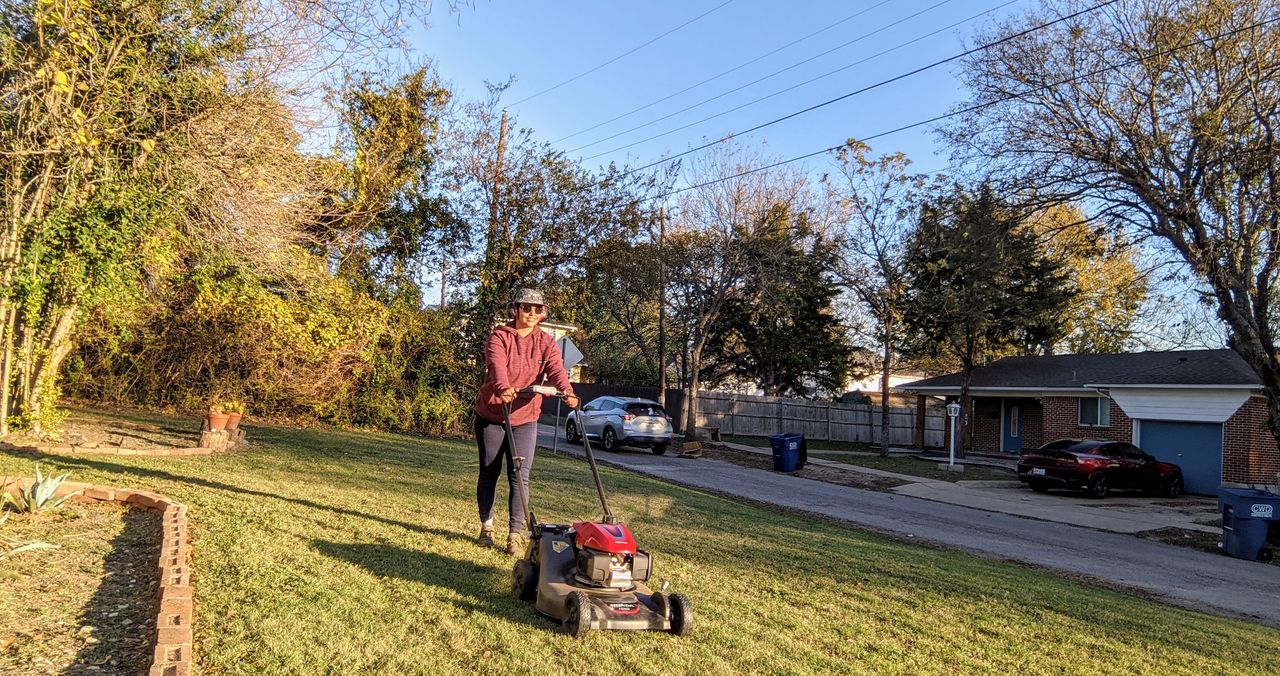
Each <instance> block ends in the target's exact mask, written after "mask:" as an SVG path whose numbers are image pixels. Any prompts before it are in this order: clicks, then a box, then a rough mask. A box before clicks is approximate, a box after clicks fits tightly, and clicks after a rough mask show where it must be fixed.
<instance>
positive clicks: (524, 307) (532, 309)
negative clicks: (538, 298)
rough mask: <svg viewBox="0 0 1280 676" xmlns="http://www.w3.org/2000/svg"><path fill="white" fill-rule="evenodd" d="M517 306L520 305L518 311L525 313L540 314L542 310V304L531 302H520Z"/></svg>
mask: <svg viewBox="0 0 1280 676" xmlns="http://www.w3.org/2000/svg"><path fill="white" fill-rule="evenodd" d="M519 307H520V311H521V312H523V313H525V314H533V315H540V314H542V310H543V306H541V305H534V304H533V303H521V304H520V305H519Z"/></svg>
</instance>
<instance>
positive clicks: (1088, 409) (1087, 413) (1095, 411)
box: [1080, 397, 1111, 427]
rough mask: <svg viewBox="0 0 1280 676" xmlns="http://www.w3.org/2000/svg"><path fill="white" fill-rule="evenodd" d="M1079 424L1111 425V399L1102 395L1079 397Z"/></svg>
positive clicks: (1091, 425) (1084, 425)
mask: <svg viewBox="0 0 1280 676" xmlns="http://www.w3.org/2000/svg"><path fill="white" fill-rule="evenodd" d="M1080 426H1081V427H1111V400H1110V399H1104V398H1102V397H1087V398H1086V397H1081V398H1080Z"/></svg>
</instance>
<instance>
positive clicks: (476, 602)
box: [311, 540, 542, 626]
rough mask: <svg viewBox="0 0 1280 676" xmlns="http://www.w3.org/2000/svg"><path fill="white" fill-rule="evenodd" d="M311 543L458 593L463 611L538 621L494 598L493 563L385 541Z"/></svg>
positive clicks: (381, 573) (378, 571) (378, 570)
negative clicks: (489, 578)
mask: <svg viewBox="0 0 1280 676" xmlns="http://www.w3.org/2000/svg"><path fill="white" fill-rule="evenodd" d="M311 546H312V547H314V548H315V549H316V551H318V552H320V553H321V554H324V555H326V556H330V557H333V558H335V559H339V560H341V561H347V562H349V563H354V564H356V565H357V566H360V567H361V568H364V569H365V570H367V571H369V572H370V573H372V574H373V575H376V576H378V577H393V578H398V579H401V580H406V581H409V582H417V583H420V584H424V585H429V586H432V587H440V588H443V589H448V590H451V591H453V592H456V593H457V594H458V595H459V596H460V597H461V598H457V599H451V600H450V601H449V602H450V603H452V604H453V605H455V606H457V607H458V608H459V609H461V610H465V611H467V612H473V613H486V614H488V615H492V616H494V617H496V618H499V619H502V620H508V621H511V622H520V623H522V624H528V625H534V624H537V623H535V622H534V621H532V618H531V617H530V613H531V611H530V612H521V611H519V610H517V611H515V612H512V604H510V603H506V604H504V603H499V602H497V601H496V600H495V599H494V598H493V590H492V587H490V586H489V585H488V584H487V583H486V576H487V575H488V574H489V573H491V572H492V571H493V569H492V568H490V567H489V566H484V565H479V564H476V563H475V562H473V561H466V560H462V559H454V558H451V557H448V556H442V555H440V554H436V553H433V552H424V551H419V550H415V549H406V548H404V547H394V546H391V545H384V544H373V543H346V542H329V541H328V540H313V541H312V543H311ZM539 626H542V625H539Z"/></svg>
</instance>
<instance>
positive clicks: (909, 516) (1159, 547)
mask: <svg viewBox="0 0 1280 676" xmlns="http://www.w3.org/2000/svg"><path fill="white" fill-rule="evenodd" d="M554 434H555V430H554V429H553V428H551V427H549V426H539V435H538V440H539V445H542V446H545V447H550V446H551V445H552V442H553V438H554ZM558 446H559V450H560V452H561V453H567V454H571V455H575V456H579V457H581V456H582V455H583V452H582V448H581V447H580V446H568V447H566V445H565V444H564V440H563V439H561V440H560V442H559V444H558ZM596 459H597V461H599V462H602V463H606V464H609V465H614V466H617V467H622V468H625V469H629V470H631V471H635V472H638V473H641V474H646V475H649V476H653V477H657V478H659V479H662V480H664V481H668V482H671V483H676V484H680V485H684V486H689V487H692V488H699V489H704V490H708V491H712V492H716V493H720V494H724V495H728V496H738V497H742V498H746V499H749V500H751V501H755V502H763V503H767V504H772V505H776V506H779V507H784V508H787V509H792V510H798V511H803V512H806V513H811V514H817V515H820V516H824V517H828V518H832V519H837V520H840V521H844V522H846V523H850V524H854V525H856V526H860V527H863V528H867V529H870V530H874V531H878V532H882V533H886V534H890V535H894V536H896V537H901V538H909V539H912V540H919V541H926V542H930V543H933V544H938V545H942V546H945V547H948V548H952V549H959V550H963V551H967V552H971V553H975V554H980V555H983V556H989V557H994V558H999V559H1008V560H1014V561H1020V562H1023V563H1026V564H1030V565H1033V566H1038V567H1042V568H1046V569H1048V570H1052V571H1056V572H1060V573H1066V574H1070V575H1077V576H1084V577H1087V578H1094V579H1097V580H1102V581H1105V582H1107V583H1110V584H1112V585H1115V586H1119V587H1122V588H1128V589H1132V590H1135V591H1137V592H1140V593H1142V594H1143V595H1145V596H1149V597H1153V598H1155V599H1158V600H1161V601H1164V602H1166V603H1170V604H1174V605H1178V606H1182V607H1186V608H1191V609H1194V610H1200V611H1205V612H1211V613H1214V614H1218V615H1222V616H1226V617H1235V618H1240V619H1245V620H1248V621H1254V622H1259V623H1262V624H1266V625H1270V626H1273V627H1280V603H1276V599H1278V598H1280V568H1278V567H1276V566H1270V565H1266V564H1261V563H1256V562H1252V561H1241V560H1239V559H1233V558H1229V557H1226V556H1222V555H1219V554H1212V553H1208V552H1202V551H1197V550H1194V549H1189V548H1183V547H1176V546H1173V545H1167V544H1163V543H1160V542H1153V541H1149V540H1144V539H1140V538H1136V537H1134V536H1133V535H1130V534H1127V532H1107V531H1106V530H1101V529H1099V528H1098V527H1097V525H1096V524H1097V523H1101V524H1103V525H1106V524H1109V523H1111V522H1110V521H1108V519H1107V517H1108V516H1109V515H1110V512H1108V511H1107V510H1106V508H1102V509H1100V510H1098V509H1095V508H1093V507H1092V506H1080V505H1077V504H1073V503H1072V502H1071V500H1072V498H1073V497H1074V496H1071V495H1067V494H1063V495H1054V494H1049V495H1044V496H1036V495H1034V494H1031V492H1030V491H1027V495H1025V496H1024V495H1022V494H1017V493H1014V492H1013V489H1011V488H1007V487H1005V488H996V487H986V488H990V489H991V490H974V489H975V488H984V487H981V486H979V487H966V486H954V485H953V486H951V487H948V486H935V485H934V484H936V483H949V482H921V483H928V485H929V490H927V491H926V490H925V489H912V490H920V491H922V492H927V493H928V494H929V497H928V498H924V497H918V496H916V495H912V494H911V491H906V492H904V491H903V489H906V488H908V486H903V487H900V488H899V489H896V491H897V492H877V491H868V490H861V489H857V488H850V487H847V486H839V485H835V484H831V483H825V482H821V481H813V480H810V479H802V478H799V477H795V476H790V475H786V474H781V473H778V472H770V471H765V470H758V469H752V468H749V467H742V466H739V465H734V464H731V463H727V462H719V461H714V460H708V459H699V460H688V459H681V458H678V457H674V456H670V455H667V456H655V455H652V454H651V453H648V452H644V451H634V452H625V451H624V452H621V453H597V454H596ZM535 481H536V477H535ZM1001 491H1003V492H1001ZM975 496H976V497H975ZM946 497H950V498H951V500H953V501H954V502H952V503H951V504H941V502H942V500H940V499H939V498H946ZM1023 497H1029V498H1031V499H1030V500H1027V501H1024V500H1022V498H1023ZM1039 498H1043V500H1040V499H1039ZM971 500H976V501H977V502H978V503H979V504H978V505H970V504H965V503H964V502H962V501H971ZM981 505H985V506H981ZM1011 505H1013V507H1011ZM995 507H1000V509H995ZM1015 508H1016V509H1015ZM1006 510H1013V511H1012V512H1011V511H1006ZM1059 511H1063V512H1069V513H1072V514H1074V515H1075V516H1071V517H1067V518H1071V519H1075V518H1077V517H1080V518H1083V517H1084V516H1091V517H1092V518H1093V519H1094V525H1088V526H1087V527H1085V526H1081V525H1075V524H1072V523H1070V522H1066V523H1064V522H1062V521H1061V519H1053V520H1038V519H1037V518H1035V515H1037V514H1039V515H1052V514H1053V513H1055V512H1059ZM1139 511H1142V510H1139ZM1131 516H1132V515H1125V516H1124V517H1123V518H1126V519H1127V518H1130V517H1131ZM1121 520H1123V519H1121ZM1117 523H1118V521H1117Z"/></svg>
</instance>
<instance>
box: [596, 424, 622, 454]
mask: <svg viewBox="0 0 1280 676" xmlns="http://www.w3.org/2000/svg"><path fill="white" fill-rule="evenodd" d="M600 445H601V447H602V448H604V450H606V451H616V450H618V433H617V432H614V431H613V428H612V427H606V428H604V432H603V433H601V434H600Z"/></svg>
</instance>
